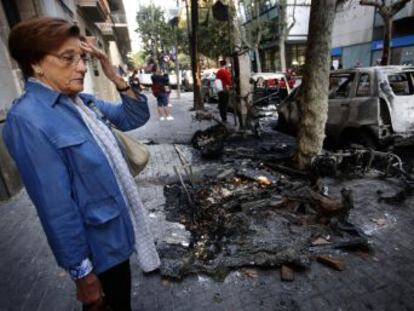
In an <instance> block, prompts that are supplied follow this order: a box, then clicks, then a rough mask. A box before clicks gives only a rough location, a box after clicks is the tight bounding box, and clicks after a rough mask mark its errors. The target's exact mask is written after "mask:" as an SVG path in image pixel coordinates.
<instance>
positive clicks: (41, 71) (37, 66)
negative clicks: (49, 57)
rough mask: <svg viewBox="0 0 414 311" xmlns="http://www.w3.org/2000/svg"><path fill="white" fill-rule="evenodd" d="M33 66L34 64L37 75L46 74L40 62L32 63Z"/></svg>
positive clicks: (33, 67)
mask: <svg viewBox="0 0 414 311" xmlns="http://www.w3.org/2000/svg"><path fill="white" fill-rule="evenodd" d="M31 66H32V69H33V72H34V73H35V76H38V77H41V76H43V75H44V72H43V69H42V67H40V65H39V64H32V65H31Z"/></svg>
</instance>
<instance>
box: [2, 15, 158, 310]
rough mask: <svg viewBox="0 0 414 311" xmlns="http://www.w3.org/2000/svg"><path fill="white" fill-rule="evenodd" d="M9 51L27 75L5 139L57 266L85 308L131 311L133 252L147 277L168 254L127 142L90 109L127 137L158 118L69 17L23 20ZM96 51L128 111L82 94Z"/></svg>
mask: <svg viewBox="0 0 414 311" xmlns="http://www.w3.org/2000/svg"><path fill="white" fill-rule="evenodd" d="M9 50H10V54H11V55H12V57H13V58H14V59H15V60H16V61H17V62H18V63H19V65H20V67H21V69H22V71H23V73H24V75H25V77H27V79H26V83H25V92H24V94H23V95H22V96H21V97H19V98H17V99H16V100H15V101H14V103H13V105H12V108H11V110H10V111H9V113H8V115H7V120H6V124H5V127H4V130H3V136H4V141H5V143H6V145H7V148H8V150H9V152H10V154H11V156H12V157H13V159H14V160H15V162H16V165H17V168H18V169H19V172H20V174H21V176H22V179H23V182H24V184H25V186H26V189H27V192H28V194H29V196H30V198H31V200H32V201H33V203H34V205H35V207H36V209H37V213H38V216H39V218H40V221H41V224H42V226H43V229H44V232H45V234H46V236H47V239H48V242H49V245H50V247H51V249H52V251H53V254H54V256H55V258H56V261H57V263H58V265H59V266H61V267H62V268H64V269H65V270H66V271H67V272H68V273H69V274H70V276H71V277H72V279H73V280H74V282H75V284H76V288H77V298H78V300H79V301H80V302H82V304H83V305H84V310H103V309H104V308H106V307H109V308H110V309H111V310H131V297H130V294H131V274H130V264H129V258H130V256H131V254H132V253H133V251H134V249H135V247H136V248H137V250H138V256H139V258H140V263H141V267H142V268H143V269H144V270H146V271H152V270H154V269H156V268H157V267H158V266H159V257H158V254H157V252H156V249H155V246H154V241H153V238H152V235H151V233H150V230H149V227H148V225H147V223H146V214H145V211H144V210H143V206H142V203H141V201H140V198H139V195H138V192H137V189H136V184H135V182H134V179H133V177H132V176H131V174H130V172H129V170H128V166H127V164H126V162H125V159H124V158H123V153H122V151H121V149H120V147H119V145H118V143H117V140H116V138H115V137H114V135H113V133H112V131H111V129H110V127H108V126H107V125H106V124H105V123H104V121H103V120H102V116H101V115H99V114H98V113H96V112H95V111H94V110H92V109H90V108H89V107H90V106H95V107H96V108H98V109H99V110H100V111H101V112H102V114H103V116H104V117H106V118H107V119H108V120H110V121H111V123H113V124H114V125H116V126H117V128H118V129H120V130H123V131H126V130H132V129H134V128H137V127H140V126H142V125H143V124H145V123H146V122H147V120H148V119H149V110H148V104H147V98H146V97H145V96H144V95H143V94H140V93H137V92H134V91H132V90H131V89H130V87H129V85H128V84H127V83H126V82H125V81H124V79H123V78H122V77H121V76H120V75H119V74H117V73H116V71H115V69H114V68H113V67H112V65H111V63H110V61H109V59H108V57H107V56H106V55H105V54H104V53H103V52H102V51H100V50H99V49H97V48H96V47H95V46H94V45H92V44H90V43H88V42H87V41H85V39H84V38H83V37H82V36H81V35H80V29H79V28H78V26H76V25H75V24H72V23H70V22H68V21H66V20H63V19H59V18H54V17H36V18H31V19H28V20H25V21H23V22H21V23H19V24H17V25H16V26H15V27H14V28H13V29H12V31H11V33H10V37H9ZM88 54H89V55H90V56H92V57H95V58H97V59H98V61H99V62H100V64H101V66H102V70H103V73H104V75H105V76H106V77H107V78H108V79H109V80H110V81H112V82H113V84H114V85H115V87H116V88H117V90H118V91H119V93H120V96H121V99H122V104H121V105H113V104H111V103H108V102H105V101H102V100H99V99H97V98H95V97H94V96H92V95H88V94H81V92H82V90H83V84H84V78H85V74H86V71H87V56H88ZM131 209H134V210H135V211H137V212H138V213H139V214H140V216H141V217H140V219H141V220H140V221H139V222H137V221H136V220H135V218H131V217H130V213H131Z"/></svg>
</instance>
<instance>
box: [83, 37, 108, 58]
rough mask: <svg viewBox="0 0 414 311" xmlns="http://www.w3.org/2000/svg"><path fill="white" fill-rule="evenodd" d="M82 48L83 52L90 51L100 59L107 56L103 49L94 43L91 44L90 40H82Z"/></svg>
mask: <svg viewBox="0 0 414 311" xmlns="http://www.w3.org/2000/svg"><path fill="white" fill-rule="evenodd" d="M80 48H81V50H82V51H83V52H85V53H89V54H91V55H92V56H95V57H96V58H98V59H101V58H102V57H105V54H104V53H103V52H102V51H101V50H99V49H97V48H96V47H95V46H94V45H92V44H89V43H88V42H85V41H81V43H80Z"/></svg>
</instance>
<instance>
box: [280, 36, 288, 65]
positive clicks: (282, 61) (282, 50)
mask: <svg viewBox="0 0 414 311" xmlns="http://www.w3.org/2000/svg"><path fill="white" fill-rule="evenodd" d="M279 53H280V70H281V71H283V72H286V50H285V38H282V36H280V37H279Z"/></svg>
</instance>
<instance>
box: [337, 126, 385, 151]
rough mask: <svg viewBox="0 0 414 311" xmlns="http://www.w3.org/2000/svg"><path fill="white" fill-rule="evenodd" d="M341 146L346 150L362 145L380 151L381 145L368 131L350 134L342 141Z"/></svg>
mask: <svg viewBox="0 0 414 311" xmlns="http://www.w3.org/2000/svg"><path fill="white" fill-rule="evenodd" d="M341 145H342V146H343V147H345V148H350V147H352V146H356V145H360V146H363V147H366V148H371V149H375V150H378V149H379V147H380V145H379V143H378V140H377V139H376V138H375V137H374V135H373V134H371V132H369V131H368V130H366V129H365V130H364V129H362V130H354V131H350V132H348V133H347V134H346V135H345V136H344V137H343V138H342V140H341Z"/></svg>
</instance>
